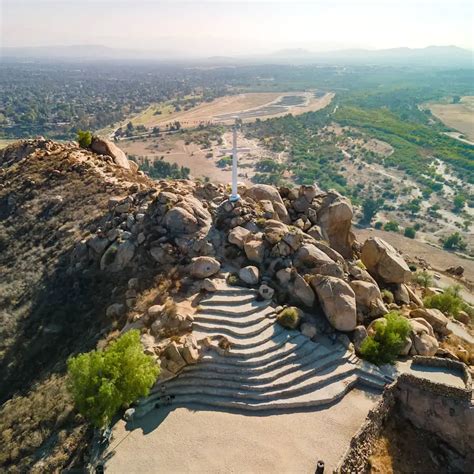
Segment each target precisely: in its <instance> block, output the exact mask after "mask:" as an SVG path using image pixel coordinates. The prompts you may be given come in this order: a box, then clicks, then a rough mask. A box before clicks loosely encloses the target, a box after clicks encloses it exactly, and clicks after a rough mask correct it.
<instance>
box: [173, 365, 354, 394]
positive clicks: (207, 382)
mask: <svg viewBox="0 0 474 474" xmlns="http://www.w3.org/2000/svg"><path fill="white" fill-rule="evenodd" d="M346 370H350V371H358V368H357V367H356V366H353V365H349V364H346V363H345V359H343V358H340V359H329V358H328V359H327V360H324V359H323V360H320V361H316V360H315V361H313V362H312V363H310V364H309V365H307V366H306V367H304V368H303V367H300V366H298V365H297V364H295V365H294V366H293V370H292V371H291V372H288V373H286V374H284V375H283V376H278V375H277V376H273V377H272V378H267V377H265V378H264V377H252V378H248V377H247V378H245V379H243V380H234V378H233V377H232V376H231V375H224V376H223V377H221V378H217V377H212V375H214V374H205V373H203V374H201V376H199V375H198V376H196V375H195V374H193V373H186V374H182V376H181V377H178V378H176V379H174V380H171V381H169V382H168V383H167V384H165V387H166V393H167V394H168V393H175V390H176V389H178V388H180V387H188V388H189V387H195V386H198V387H213V388H226V389H230V390H234V391H249V392H257V393H267V392H272V391H276V390H287V389H290V388H293V387H296V386H297V385H298V384H301V383H302V382H305V381H308V380H313V379H314V380H316V379H318V377H319V378H321V377H323V376H325V375H330V374H333V375H335V374H336V373H340V372H342V371H346ZM206 375H209V376H206Z"/></svg>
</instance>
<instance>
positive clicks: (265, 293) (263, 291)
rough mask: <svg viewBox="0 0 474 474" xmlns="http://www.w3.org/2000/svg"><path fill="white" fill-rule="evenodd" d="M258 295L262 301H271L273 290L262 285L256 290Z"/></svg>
mask: <svg viewBox="0 0 474 474" xmlns="http://www.w3.org/2000/svg"><path fill="white" fill-rule="evenodd" d="M258 293H259V295H260V296H261V297H262V298H263V299H265V300H271V299H272V298H273V295H274V293H275V290H274V289H273V288H270V287H269V286H268V285H266V284H262V285H260V288H259V289H258Z"/></svg>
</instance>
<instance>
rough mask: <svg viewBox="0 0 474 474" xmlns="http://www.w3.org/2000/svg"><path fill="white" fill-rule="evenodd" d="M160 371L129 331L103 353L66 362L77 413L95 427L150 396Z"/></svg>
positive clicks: (137, 336)
mask: <svg viewBox="0 0 474 474" xmlns="http://www.w3.org/2000/svg"><path fill="white" fill-rule="evenodd" d="M158 374H159V369H158V367H157V366H156V364H155V362H154V361H153V358H152V357H150V356H148V355H146V354H144V353H143V347H142V345H141V342H140V333H139V332H138V331H137V330H133V331H129V332H127V333H125V334H124V335H122V336H121V337H119V338H118V339H117V340H116V341H114V342H112V343H111V344H110V345H109V346H108V347H107V348H106V349H104V350H95V351H91V352H88V353H85V354H79V355H77V356H76V357H71V358H70V359H69V360H68V375H69V389H70V391H71V393H72V395H73V398H74V402H75V404H76V408H77V409H78V411H79V412H80V413H81V414H82V415H84V416H85V417H86V418H87V419H88V420H90V421H91V422H92V423H93V424H94V425H95V426H97V427H103V426H106V425H107V424H108V423H109V422H110V420H111V419H112V417H113V416H114V415H115V413H116V412H117V411H118V410H119V409H120V408H122V407H127V406H129V405H130V404H131V403H132V402H134V401H135V400H137V399H138V398H139V397H144V396H146V395H147V394H148V393H149V390H150V388H151V387H152V386H153V384H154V383H155V381H156V378H157V376H158Z"/></svg>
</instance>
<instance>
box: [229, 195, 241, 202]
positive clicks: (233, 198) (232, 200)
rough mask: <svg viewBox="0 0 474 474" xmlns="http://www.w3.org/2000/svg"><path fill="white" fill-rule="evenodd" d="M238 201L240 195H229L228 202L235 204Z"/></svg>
mask: <svg viewBox="0 0 474 474" xmlns="http://www.w3.org/2000/svg"><path fill="white" fill-rule="evenodd" d="M239 199H240V194H231V195H230V197H229V201H230V202H237V201H238V200H239Z"/></svg>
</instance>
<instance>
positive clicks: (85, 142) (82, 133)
mask: <svg viewBox="0 0 474 474" xmlns="http://www.w3.org/2000/svg"><path fill="white" fill-rule="evenodd" d="M77 141H78V143H79V146H80V147H81V148H89V147H90V146H91V143H92V133H91V132H90V131H89V130H78V131H77Z"/></svg>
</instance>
